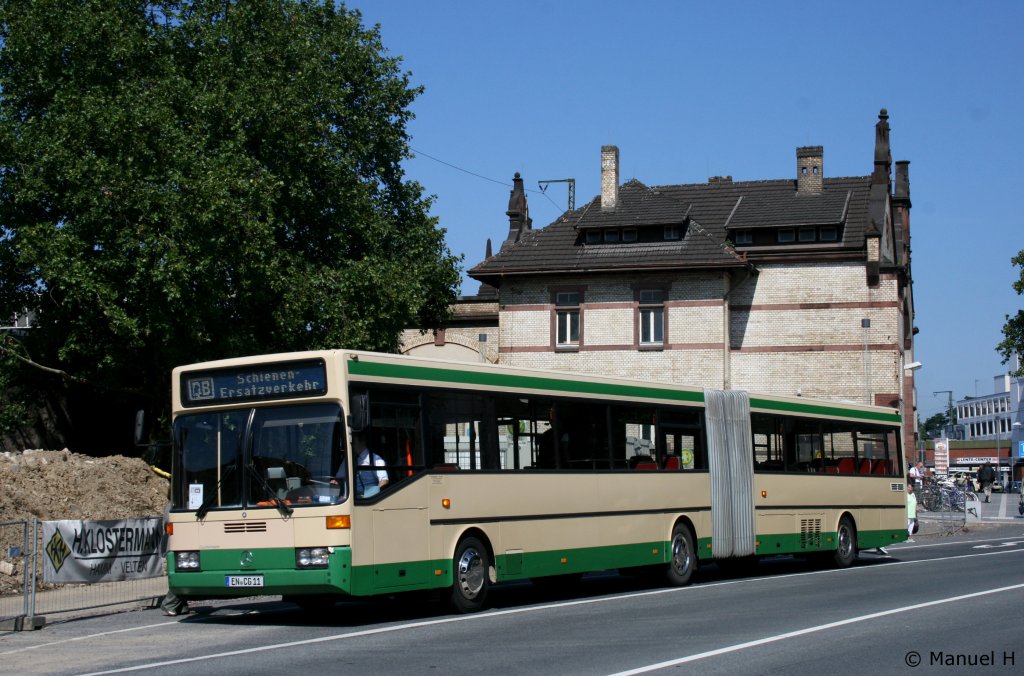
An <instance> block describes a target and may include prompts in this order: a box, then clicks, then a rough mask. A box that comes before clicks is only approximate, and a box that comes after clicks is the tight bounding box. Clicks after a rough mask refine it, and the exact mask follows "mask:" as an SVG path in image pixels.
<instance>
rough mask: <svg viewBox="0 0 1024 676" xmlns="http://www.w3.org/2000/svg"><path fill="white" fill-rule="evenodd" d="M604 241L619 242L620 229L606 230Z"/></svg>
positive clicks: (607, 242) (608, 242)
mask: <svg viewBox="0 0 1024 676" xmlns="http://www.w3.org/2000/svg"><path fill="white" fill-rule="evenodd" d="M604 241H605V243H606V244H611V243H614V242H618V241H619V231H618V230H605V231H604Z"/></svg>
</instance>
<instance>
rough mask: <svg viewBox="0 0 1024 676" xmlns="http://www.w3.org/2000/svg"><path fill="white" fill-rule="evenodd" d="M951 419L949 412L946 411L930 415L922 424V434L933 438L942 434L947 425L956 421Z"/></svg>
mask: <svg viewBox="0 0 1024 676" xmlns="http://www.w3.org/2000/svg"><path fill="white" fill-rule="evenodd" d="M955 422H956V421H955V420H954V421H951V420H950V419H949V414H948V413H947V412H946V411H942V412H940V413H936V414H934V415H931V416H928V419H927V420H925V421H924V422H923V423H921V424H920V427H921V434H922V435H923V436H924V437H926V438H932V437H935V436H938V435H939V434H941V433H942V432H943V431H944V430H945V429H946V427H948V426H949V425H951V424H953V423H955Z"/></svg>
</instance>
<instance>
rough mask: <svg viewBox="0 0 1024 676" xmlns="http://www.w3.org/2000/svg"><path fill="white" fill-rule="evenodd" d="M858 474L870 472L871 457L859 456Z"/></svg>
mask: <svg viewBox="0 0 1024 676" xmlns="http://www.w3.org/2000/svg"><path fill="white" fill-rule="evenodd" d="M857 473H858V474H871V459H870V458H861V461H860V466H859V467H858V469H857Z"/></svg>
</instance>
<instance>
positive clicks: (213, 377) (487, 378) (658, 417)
mask: <svg viewBox="0 0 1024 676" xmlns="http://www.w3.org/2000/svg"><path fill="white" fill-rule="evenodd" d="M173 398H174V401H173V458H172V484H171V490H172V499H171V506H172V509H171V514H170V518H169V520H168V525H167V530H168V533H169V547H168V576H169V584H170V588H171V590H172V591H174V592H175V593H176V594H178V595H179V596H181V597H183V598H186V599H200V598H225V597H227V598H231V597H243V596H253V595H260V594H266V595H282V596H283V597H284V598H285V599H286V600H289V601H293V602H295V603H297V604H298V605H300V606H302V607H304V608H307V609H312V610H316V609H323V608H325V607H329V606H330V605H333V604H334V603H336V602H337V601H339V600H341V599H343V598H348V597H361V596H373V595H379V594H394V593H397V592H401V591H412V590H440V592H441V593H442V594H444V595H447V596H448V597H449V598H450V602H451V604H452V606H454V608H455V609H456V610H457V611H460V612H471V611H475V610H478V609H479V608H481V607H482V606H483V604H484V602H485V599H486V596H487V592H488V589H489V587H490V586H491V585H494V584H496V583H500V582H503V581H510V580H524V579H538V578H544V577H550V576H559V577H558V579H562V580H568V579H572V578H573V577H578V576H580V575H582V574H583V573H586V572H591V571H603V570H613V569H620V570H622V569H632V571H635V572H640V573H644V574H657V575H658V576H660V577H661V578H662V579H663V580H664V581H665V582H666V583H667V584H671V585H685V584H687V583H688V582H689V581H690V580H691V577H692V575H693V573H694V571H695V570H696V569H697V568H698V566H699V565H700V564H703V563H706V562H711V561H717V562H720V563H722V564H724V565H728V564H729V563H730V562H736V561H753V560H756V559H757V557H763V556H771V555H778V554H793V555H801V556H808V557H812V558H820V559H822V561H823V562H827V563H829V564H830V565H837V566H841V567H842V566H849V565H850V564H851V563H852V562H853V561H854V559H855V558H856V556H857V551H858V548H873V547H880V546H884V545H889V544H892V543H895V542H900V541H902V540H905V539H906V537H907V531H906V528H905V525H906V520H905V513H906V507H905V504H906V503H905V499H906V498H905V494H904V491H905V483H904V482H905V479H904V472H903V470H904V465H903V456H902V452H901V448H900V438H901V434H900V416H899V414H898V412H897V411H895V410H893V409H888V408H878V407H872V406H858V405H851V404H843V403H836V402H826V401H814V400H808V399H804V398H799V397H795V398H794V397H780V396H762V395H754V394H748V393H746V392H742V391H723V390H702V389H698V388H692V387H683V386H679V385H675V384H671V383H658V382H647V381H631V380H626V379H619V378H609V377H599V376H588V375H581V374H578V373H572V372H559V371H541V370H529V369H517V368H509V367H502V366H494V365H490V364H476V363H467V362H449V361H443V360H438V359H422V358H413V357H408V356H399V355H390V354H377V353H371V352H357V351H349V350H337V351H318V352H302V353H289V354H277V355H264V356H258V357H249V358H240V359H231V360H223V361H216V362H208V363H202V364H195V365H191V366H183V367H179V368H177V369H175V370H174V374H173ZM364 447H365V449H366V450H363V449H364ZM626 572H629V571H626Z"/></svg>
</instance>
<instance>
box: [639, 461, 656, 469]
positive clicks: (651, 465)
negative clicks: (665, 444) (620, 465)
mask: <svg viewBox="0 0 1024 676" xmlns="http://www.w3.org/2000/svg"><path fill="white" fill-rule="evenodd" d="M633 469H646V470H650V469H658V463H656V462H638V463H637V464H636V467H634V468H633Z"/></svg>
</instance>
